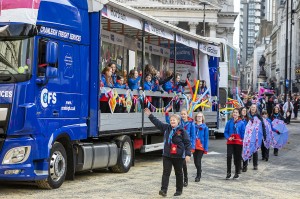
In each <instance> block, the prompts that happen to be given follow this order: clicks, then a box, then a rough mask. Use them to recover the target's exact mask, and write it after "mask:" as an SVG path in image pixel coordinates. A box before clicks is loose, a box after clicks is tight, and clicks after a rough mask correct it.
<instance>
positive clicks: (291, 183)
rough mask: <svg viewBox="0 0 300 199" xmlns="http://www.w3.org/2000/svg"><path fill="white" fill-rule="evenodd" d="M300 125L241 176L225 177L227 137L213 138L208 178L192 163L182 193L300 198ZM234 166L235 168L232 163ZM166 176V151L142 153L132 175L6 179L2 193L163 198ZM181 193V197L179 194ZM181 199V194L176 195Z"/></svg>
mask: <svg viewBox="0 0 300 199" xmlns="http://www.w3.org/2000/svg"><path fill="white" fill-rule="evenodd" d="M299 127H300V124H299V123H295V122H294V123H291V124H290V125H288V128H289V131H290V138H289V143H288V144H287V145H286V146H285V147H284V149H282V150H280V151H279V156H277V157H276V156H274V155H273V150H272V149H271V151H270V159H269V161H268V162H265V161H262V160H261V153H260V152H259V163H258V164H259V165H258V170H257V171H256V170H253V166H252V162H250V164H249V167H248V171H247V172H246V173H242V174H241V175H240V179H238V180H233V179H230V180H225V176H226V141H225V139H211V140H210V145H209V154H207V155H204V157H203V159H202V165H203V166H202V168H203V172H202V178H201V181H200V182H199V183H196V182H194V178H195V174H196V170H195V166H194V164H193V161H191V162H189V163H188V171H189V185H188V187H186V188H184V190H183V194H182V196H180V198H217V199H220V198H222V199H223V198H255V199H256V198H264V199H265V198H278V199H284V198H293V199H294V198H295V199H299V198H300V162H299V160H300V158H299V154H300V131H299ZM232 171H234V169H233V167H232ZM161 175H162V158H161V152H155V153H150V154H137V157H136V164H135V166H134V167H132V168H131V170H130V171H129V172H128V173H126V174H115V173H110V172H109V171H107V170H100V171H94V172H85V173H81V174H77V175H76V179H75V181H66V182H65V183H64V184H63V185H62V186H61V187H60V188H59V189H56V190H40V189H38V188H37V187H35V186H34V184H30V183H29V184H14V183H7V182H2V183H0V198H130V199H132V198H162V197H161V196H159V195H158V191H159V190H160V183H161ZM174 192H175V174H174V172H172V174H171V177H170V184H169V190H168V196H167V198H173V194H174ZM174 198H175V197H174ZM176 198H179V197H176Z"/></svg>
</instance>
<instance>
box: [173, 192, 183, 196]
mask: <svg viewBox="0 0 300 199" xmlns="http://www.w3.org/2000/svg"><path fill="white" fill-rule="evenodd" d="M181 194H182V192H181V191H176V192H175V193H174V196H180V195H181Z"/></svg>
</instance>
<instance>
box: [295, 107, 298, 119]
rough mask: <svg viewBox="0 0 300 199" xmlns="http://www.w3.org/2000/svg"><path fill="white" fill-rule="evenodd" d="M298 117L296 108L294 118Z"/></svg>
mask: <svg viewBox="0 0 300 199" xmlns="http://www.w3.org/2000/svg"><path fill="white" fill-rule="evenodd" d="M297 117H298V110H296V109H294V118H297Z"/></svg>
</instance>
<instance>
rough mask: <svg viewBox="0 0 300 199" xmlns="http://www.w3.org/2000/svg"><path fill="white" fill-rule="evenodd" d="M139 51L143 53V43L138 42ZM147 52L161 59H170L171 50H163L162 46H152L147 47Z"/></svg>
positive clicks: (147, 45)
mask: <svg viewBox="0 0 300 199" xmlns="http://www.w3.org/2000/svg"><path fill="white" fill-rule="evenodd" d="M137 50H139V51H142V42H140V41H138V42H137ZM145 52H146V53H149V54H153V55H158V56H161V57H168V58H169V57H170V49H167V48H163V47H160V46H155V45H152V44H147V43H146V45H145Z"/></svg>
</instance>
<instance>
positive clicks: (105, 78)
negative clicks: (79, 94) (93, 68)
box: [100, 66, 114, 113]
mask: <svg viewBox="0 0 300 199" xmlns="http://www.w3.org/2000/svg"><path fill="white" fill-rule="evenodd" d="M113 86H114V83H113V79H112V68H111V67H109V66H106V67H105V68H104V69H103V70H102V72H101V82H100V87H110V88H112V87H113ZM108 100H109V97H108V96H107V94H102V95H101V97H100V110H101V112H102V113H110V108H109V105H108Z"/></svg>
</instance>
